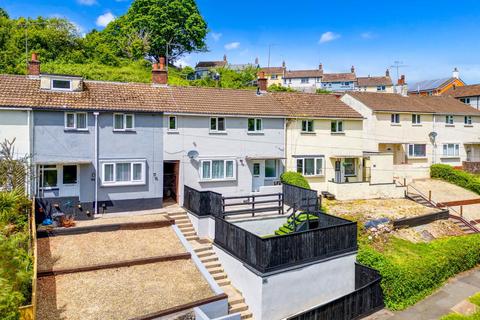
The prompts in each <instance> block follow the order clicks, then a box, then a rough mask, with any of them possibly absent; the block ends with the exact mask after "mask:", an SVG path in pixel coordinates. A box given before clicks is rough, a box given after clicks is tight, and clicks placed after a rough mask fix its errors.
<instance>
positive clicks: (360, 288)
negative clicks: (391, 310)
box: [288, 263, 385, 320]
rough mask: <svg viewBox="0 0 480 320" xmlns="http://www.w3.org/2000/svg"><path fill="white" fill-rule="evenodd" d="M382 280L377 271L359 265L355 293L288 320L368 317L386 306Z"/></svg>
mask: <svg viewBox="0 0 480 320" xmlns="http://www.w3.org/2000/svg"><path fill="white" fill-rule="evenodd" d="M381 280H382V278H381V276H380V274H379V273H378V272H377V271H376V270H374V269H371V268H369V267H366V266H363V265H361V264H358V263H357V264H355V291H353V292H352V293H349V294H347V295H345V296H343V297H340V298H338V299H335V300H333V301H330V302H328V303H326V304H323V305H321V306H318V307H315V308H313V309H310V310H307V311H304V312H302V313H300V314H298V315H295V316H293V317H290V318H288V319H289V320H310V319H329V320H345V319H358V318H360V317H364V316H367V315H369V314H371V313H373V312H375V311H377V310H380V309H382V308H383V307H384V306H385V305H384V302H383V291H382V288H381V286H380V281H381Z"/></svg>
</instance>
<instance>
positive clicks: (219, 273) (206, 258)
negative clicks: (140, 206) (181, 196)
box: [168, 210, 253, 319]
mask: <svg viewBox="0 0 480 320" xmlns="http://www.w3.org/2000/svg"><path fill="white" fill-rule="evenodd" d="M168 215H169V217H170V218H171V219H174V220H175V224H176V225H177V227H178V229H180V231H181V232H182V233H183V235H184V236H185V238H186V239H187V240H188V241H189V243H190V245H191V246H192V247H193V250H194V251H195V253H196V254H197V256H198V257H199V258H200V261H202V263H203V265H204V266H205V268H206V269H207V270H208V272H210V274H211V275H212V277H213V278H214V279H215V281H216V282H217V283H218V285H219V286H220V287H221V288H222V290H223V291H224V292H225V294H226V295H227V296H228V312H229V313H237V312H239V313H240V315H241V318H242V319H253V316H252V313H251V312H250V311H249V309H248V305H247V304H246V303H245V299H244V298H243V296H242V294H241V293H240V292H239V291H238V290H237V289H235V288H234V287H233V286H232V284H231V283H230V280H229V279H228V276H227V274H226V273H225V271H224V270H223V268H222V265H221V264H220V261H219V260H218V257H217V255H216V254H215V251H213V248H212V244H211V242H210V241H209V240H207V239H200V238H199V237H198V236H197V234H196V232H195V229H194V228H193V225H192V223H191V222H190V219H189V218H188V215H187V213H186V212H185V211H183V210H182V211H178V212H174V213H169V214H168Z"/></svg>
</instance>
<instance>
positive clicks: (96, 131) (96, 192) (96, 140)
mask: <svg viewBox="0 0 480 320" xmlns="http://www.w3.org/2000/svg"><path fill="white" fill-rule="evenodd" d="M98 115H99V113H98V112H94V113H93V116H94V117H95V155H94V158H95V160H94V161H95V163H94V167H95V196H94V203H95V214H98Z"/></svg>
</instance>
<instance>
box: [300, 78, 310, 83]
mask: <svg viewBox="0 0 480 320" xmlns="http://www.w3.org/2000/svg"><path fill="white" fill-rule="evenodd" d="M300 83H308V78H301V79H300Z"/></svg>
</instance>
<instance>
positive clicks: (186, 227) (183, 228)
mask: <svg viewBox="0 0 480 320" xmlns="http://www.w3.org/2000/svg"><path fill="white" fill-rule="evenodd" d="M178 228H179V229H180V231H182V232H183V233H185V232H195V229H194V228H193V226H184V227H178Z"/></svg>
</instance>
